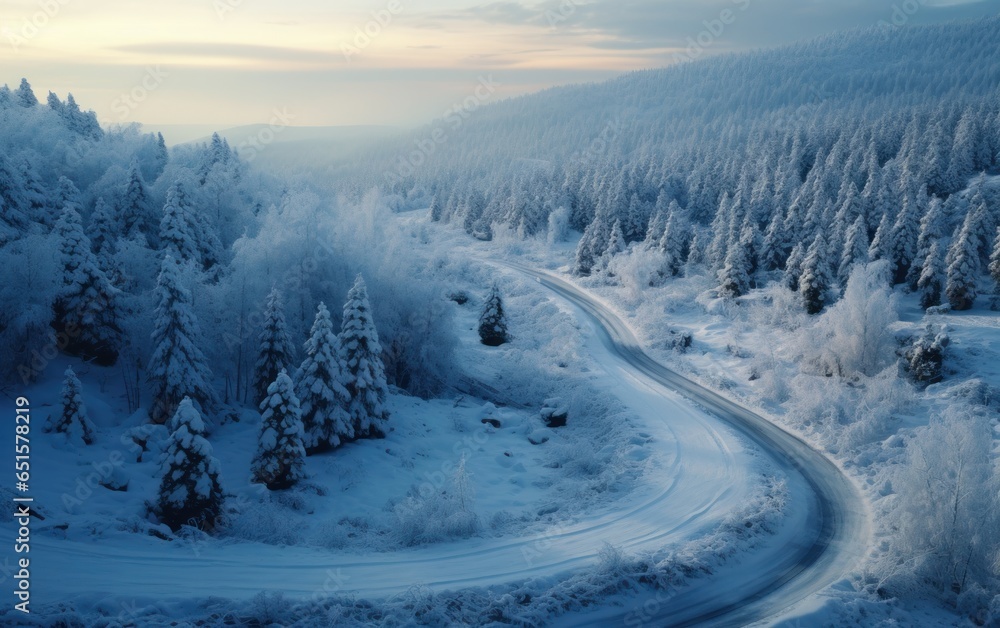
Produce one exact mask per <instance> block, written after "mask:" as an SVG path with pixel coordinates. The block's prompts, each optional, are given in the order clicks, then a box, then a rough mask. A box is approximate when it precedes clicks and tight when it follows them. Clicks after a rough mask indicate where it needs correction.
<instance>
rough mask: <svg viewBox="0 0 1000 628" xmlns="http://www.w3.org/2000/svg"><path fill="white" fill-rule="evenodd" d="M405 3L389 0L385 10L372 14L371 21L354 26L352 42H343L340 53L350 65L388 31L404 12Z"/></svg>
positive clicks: (399, 0) (398, 0)
mask: <svg viewBox="0 0 1000 628" xmlns="http://www.w3.org/2000/svg"><path fill="white" fill-rule="evenodd" d="M403 8H404V7H403V3H402V2H401V0H389V2H387V3H386V5H385V8H383V9H378V10H376V11H372V12H371V14H370V15H371V19H370V20H368V21H367V22H365V23H364V25H362V26H357V25H355V26H354V37H353V38H352V39H351V41H350V42H346V41H345V42H341V44H340V52H341V53H343V55H344V60H345V61H347V62H348V63H350V61H351V60H352V59H353V58H354V57H356V56H357V55H359V54H361V52H362V51H363V50H365V49H366V48H367V47H368V46H370V45H371V43H372V42H373V41H375V39H377V38H378V36H379V35H381V34H382V31H384V30H385V29H386V27H388V26H389V25H390V24H392V21H393V20H394V19H395V18H396V16H397V15H399V14H400V13H402V12H403Z"/></svg>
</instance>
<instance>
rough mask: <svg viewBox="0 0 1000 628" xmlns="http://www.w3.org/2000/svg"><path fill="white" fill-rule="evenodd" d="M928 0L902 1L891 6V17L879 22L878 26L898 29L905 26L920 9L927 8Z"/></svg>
mask: <svg viewBox="0 0 1000 628" xmlns="http://www.w3.org/2000/svg"><path fill="white" fill-rule="evenodd" d="M927 2H928V0H903V1H902V2H899V3H896V4H893V5H892V15H890V16H889V19H888V20H879V21H878V25H879V26H887V27H890V28H900V27H901V26H905V25H906V23H907V22H909V21H910V18H911V17H913V16H914V15H916V14H917V13H918V12H919V11H920V9H922V8H924V7H925V6H927Z"/></svg>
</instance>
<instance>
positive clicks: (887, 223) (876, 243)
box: [868, 214, 892, 261]
mask: <svg viewBox="0 0 1000 628" xmlns="http://www.w3.org/2000/svg"><path fill="white" fill-rule="evenodd" d="M890 231H892V222H891V220H890V218H889V214H882V220H881V221H880V222H879V223H878V228H877V229H876V230H875V236H874V237H873V238H872V242H871V245H870V246H869V247H868V259H870V260H872V261H875V260H880V259H888V258H889V255H890V247H891V245H892V242H891V241H890V239H889V232H890Z"/></svg>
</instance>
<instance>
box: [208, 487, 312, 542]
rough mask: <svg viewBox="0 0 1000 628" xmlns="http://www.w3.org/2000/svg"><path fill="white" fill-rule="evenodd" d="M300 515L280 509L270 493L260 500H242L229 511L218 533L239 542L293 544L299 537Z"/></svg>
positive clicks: (300, 527)
mask: <svg viewBox="0 0 1000 628" xmlns="http://www.w3.org/2000/svg"><path fill="white" fill-rule="evenodd" d="M301 530H302V525H301V521H300V518H299V517H298V516H296V515H294V514H293V513H291V512H289V511H288V509H287V508H283V507H282V506H281V504H279V503H278V501H277V500H275V499H273V498H272V497H271V496H270V495H266V496H264V499H262V500H261V501H259V502H258V501H253V502H246V503H244V504H242V505H241V507H240V509H239V511H238V512H234V513H231V514H229V515H228V516H227V517H226V518H225V520H224V526H222V529H221V530H220V532H222V533H223V534H225V535H226V536H229V537H232V538H235V539H240V540H243V541H253V542H258V543H267V544H268V545H296V544H298V543H299V542H300V541H301V540H302V539H301Z"/></svg>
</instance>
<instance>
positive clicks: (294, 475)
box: [250, 369, 306, 490]
mask: <svg viewBox="0 0 1000 628" xmlns="http://www.w3.org/2000/svg"><path fill="white" fill-rule="evenodd" d="M260 412H261V415H260V431H259V432H258V434H257V453H256V454H255V455H254V458H253V461H252V462H251V463H250V468H251V472H252V474H253V480H252V481H253V482H255V483H257V484H264V485H266V486H267V488H269V489H271V490H280V489H285V488H288V487H290V486H292V485H293V484H295V483H296V482H297V481H299V480H301V479H303V478H305V477H306V471H305V458H306V450H305V446H304V445H303V442H302V440H303V429H302V414H301V410H300V408H299V400H298V398H297V397H296V396H295V391H294V385H293V384H292V378H290V377H289V376H288V374H287V373H286V372H285V369H281V372H279V373H278V377H277V378H276V379H275V380H274V382H272V383H271V385H270V386H268V387H267V394H266V395H265V396H264V400H263V401H262V402H261V403H260Z"/></svg>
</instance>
